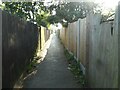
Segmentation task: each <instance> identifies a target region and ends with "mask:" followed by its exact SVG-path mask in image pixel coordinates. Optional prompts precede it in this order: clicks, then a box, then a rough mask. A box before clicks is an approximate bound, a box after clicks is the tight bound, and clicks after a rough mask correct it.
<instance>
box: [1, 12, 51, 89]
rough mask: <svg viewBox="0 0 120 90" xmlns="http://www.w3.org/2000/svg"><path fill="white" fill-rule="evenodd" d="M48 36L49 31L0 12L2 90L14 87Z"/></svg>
mask: <svg viewBox="0 0 120 90" xmlns="http://www.w3.org/2000/svg"><path fill="white" fill-rule="evenodd" d="M49 36H50V31H49V30H46V29H45V28H44V29H43V27H42V28H39V29H38V27H37V25H35V24H33V23H30V22H26V21H23V20H22V19H20V18H18V17H16V16H13V15H11V14H8V13H6V12H4V11H2V88H12V87H13V86H14V84H15V83H16V81H17V80H18V79H19V77H20V76H21V74H22V73H23V71H24V70H25V68H26V66H27V65H28V64H29V63H30V62H31V61H32V60H33V57H34V55H35V52H36V50H37V48H38V46H39V49H41V48H42V47H43V45H44V44H45V42H46V41H47V39H48V38H49ZM42 38H44V39H42Z"/></svg>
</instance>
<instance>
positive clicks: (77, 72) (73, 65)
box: [65, 49, 85, 87]
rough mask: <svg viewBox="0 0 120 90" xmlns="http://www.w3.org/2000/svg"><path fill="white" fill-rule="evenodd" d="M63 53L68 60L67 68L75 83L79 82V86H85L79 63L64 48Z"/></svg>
mask: <svg viewBox="0 0 120 90" xmlns="http://www.w3.org/2000/svg"><path fill="white" fill-rule="evenodd" d="M65 55H66V57H67V60H68V69H69V70H70V71H71V72H72V73H73V75H74V76H75V78H76V80H77V83H80V85H81V87H85V75H83V72H82V70H81V68H80V63H79V62H77V60H75V58H74V55H71V54H70V53H69V52H68V50H66V49H65Z"/></svg>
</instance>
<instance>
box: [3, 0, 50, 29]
mask: <svg viewBox="0 0 120 90" xmlns="http://www.w3.org/2000/svg"><path fill="white" fill-rule="evenodd" d="M3 4H4V5H5V7H4V8H3V10H5V11H7V12H9V13H11V14H14V15H17V16H18V17H20V18H23V19H25V20H29V21H31V22H36V23H37V24H38V26H40V25H42V26H44V27H47V24H48V22H47V20H46V19H47V16H46V15H47V14H48V13H49V10H47V7H45V6H44V3H43V2H4V3H3Z"/></svg>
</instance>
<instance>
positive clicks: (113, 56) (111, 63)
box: [60, 8, 120, 88]
mask: <svg viewBox="0 0 120 90" xmlns="http://www.w3.org/2000/svg"><path fill="white" fill-rule="evenodd" d="M119 9H120V8H118V9H116V14H115V18H114V21H108V22H103V23H101V18H102V16H101V15H100V14H93V13H90V14H89V15H87V17H86V18H84V19H79V20H78V21H77V22H74V23H69V25H68V28H62V29H61V30H60V38H61V40H62V42H63V44H64V46H65V47H66V48H67V49H68V50H69V51H70V53H72V54H73V55H74V56H75V58H76V60H77V61H78V62H79V63H80V66H81V68H82V70H83V73H84V74H85V75H86V79H87V81H88V85H89V87H94V88H96V87H97V88H100V87H103V88H117V87H118V60H119V59H118V50H119V48H118V31H119V29H120V28H118V26H119V25H118V20H119V18H120V14H119Z"/></svg>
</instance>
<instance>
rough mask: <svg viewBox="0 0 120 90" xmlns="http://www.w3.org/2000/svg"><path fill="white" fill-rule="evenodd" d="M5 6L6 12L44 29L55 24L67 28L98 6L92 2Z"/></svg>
mask: <svg viewBox="0 0 120 90" xmlns="http://www.w3.org/2000/svg"><path fill="white" fill-rule="evenodd" d="M3 4H5V7H4V10H5V11H7V12H9V13H11V14H15V15H17V16H19V17H21V18H24V19H25V20H29V21H31V22H36V23H37V25H38V26H40V25H42V26H44V27H47V26H48V25H49V24H55V23H61V24H62V25H63V26H64V27H67V26H68V23H72V22H75V21H77V20H78V19H79V18H85V17H86V15H87V13H88V12H91V11H94V9H95V8H96V6H97V5H96V4H95V3H92V2H69V3H60V4H58V5H55V4H52V5H51V6H44V2H4V3H3ZM53 11H55V12H56V14H55V15H53V14H52V12H53Z"/></svg>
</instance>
